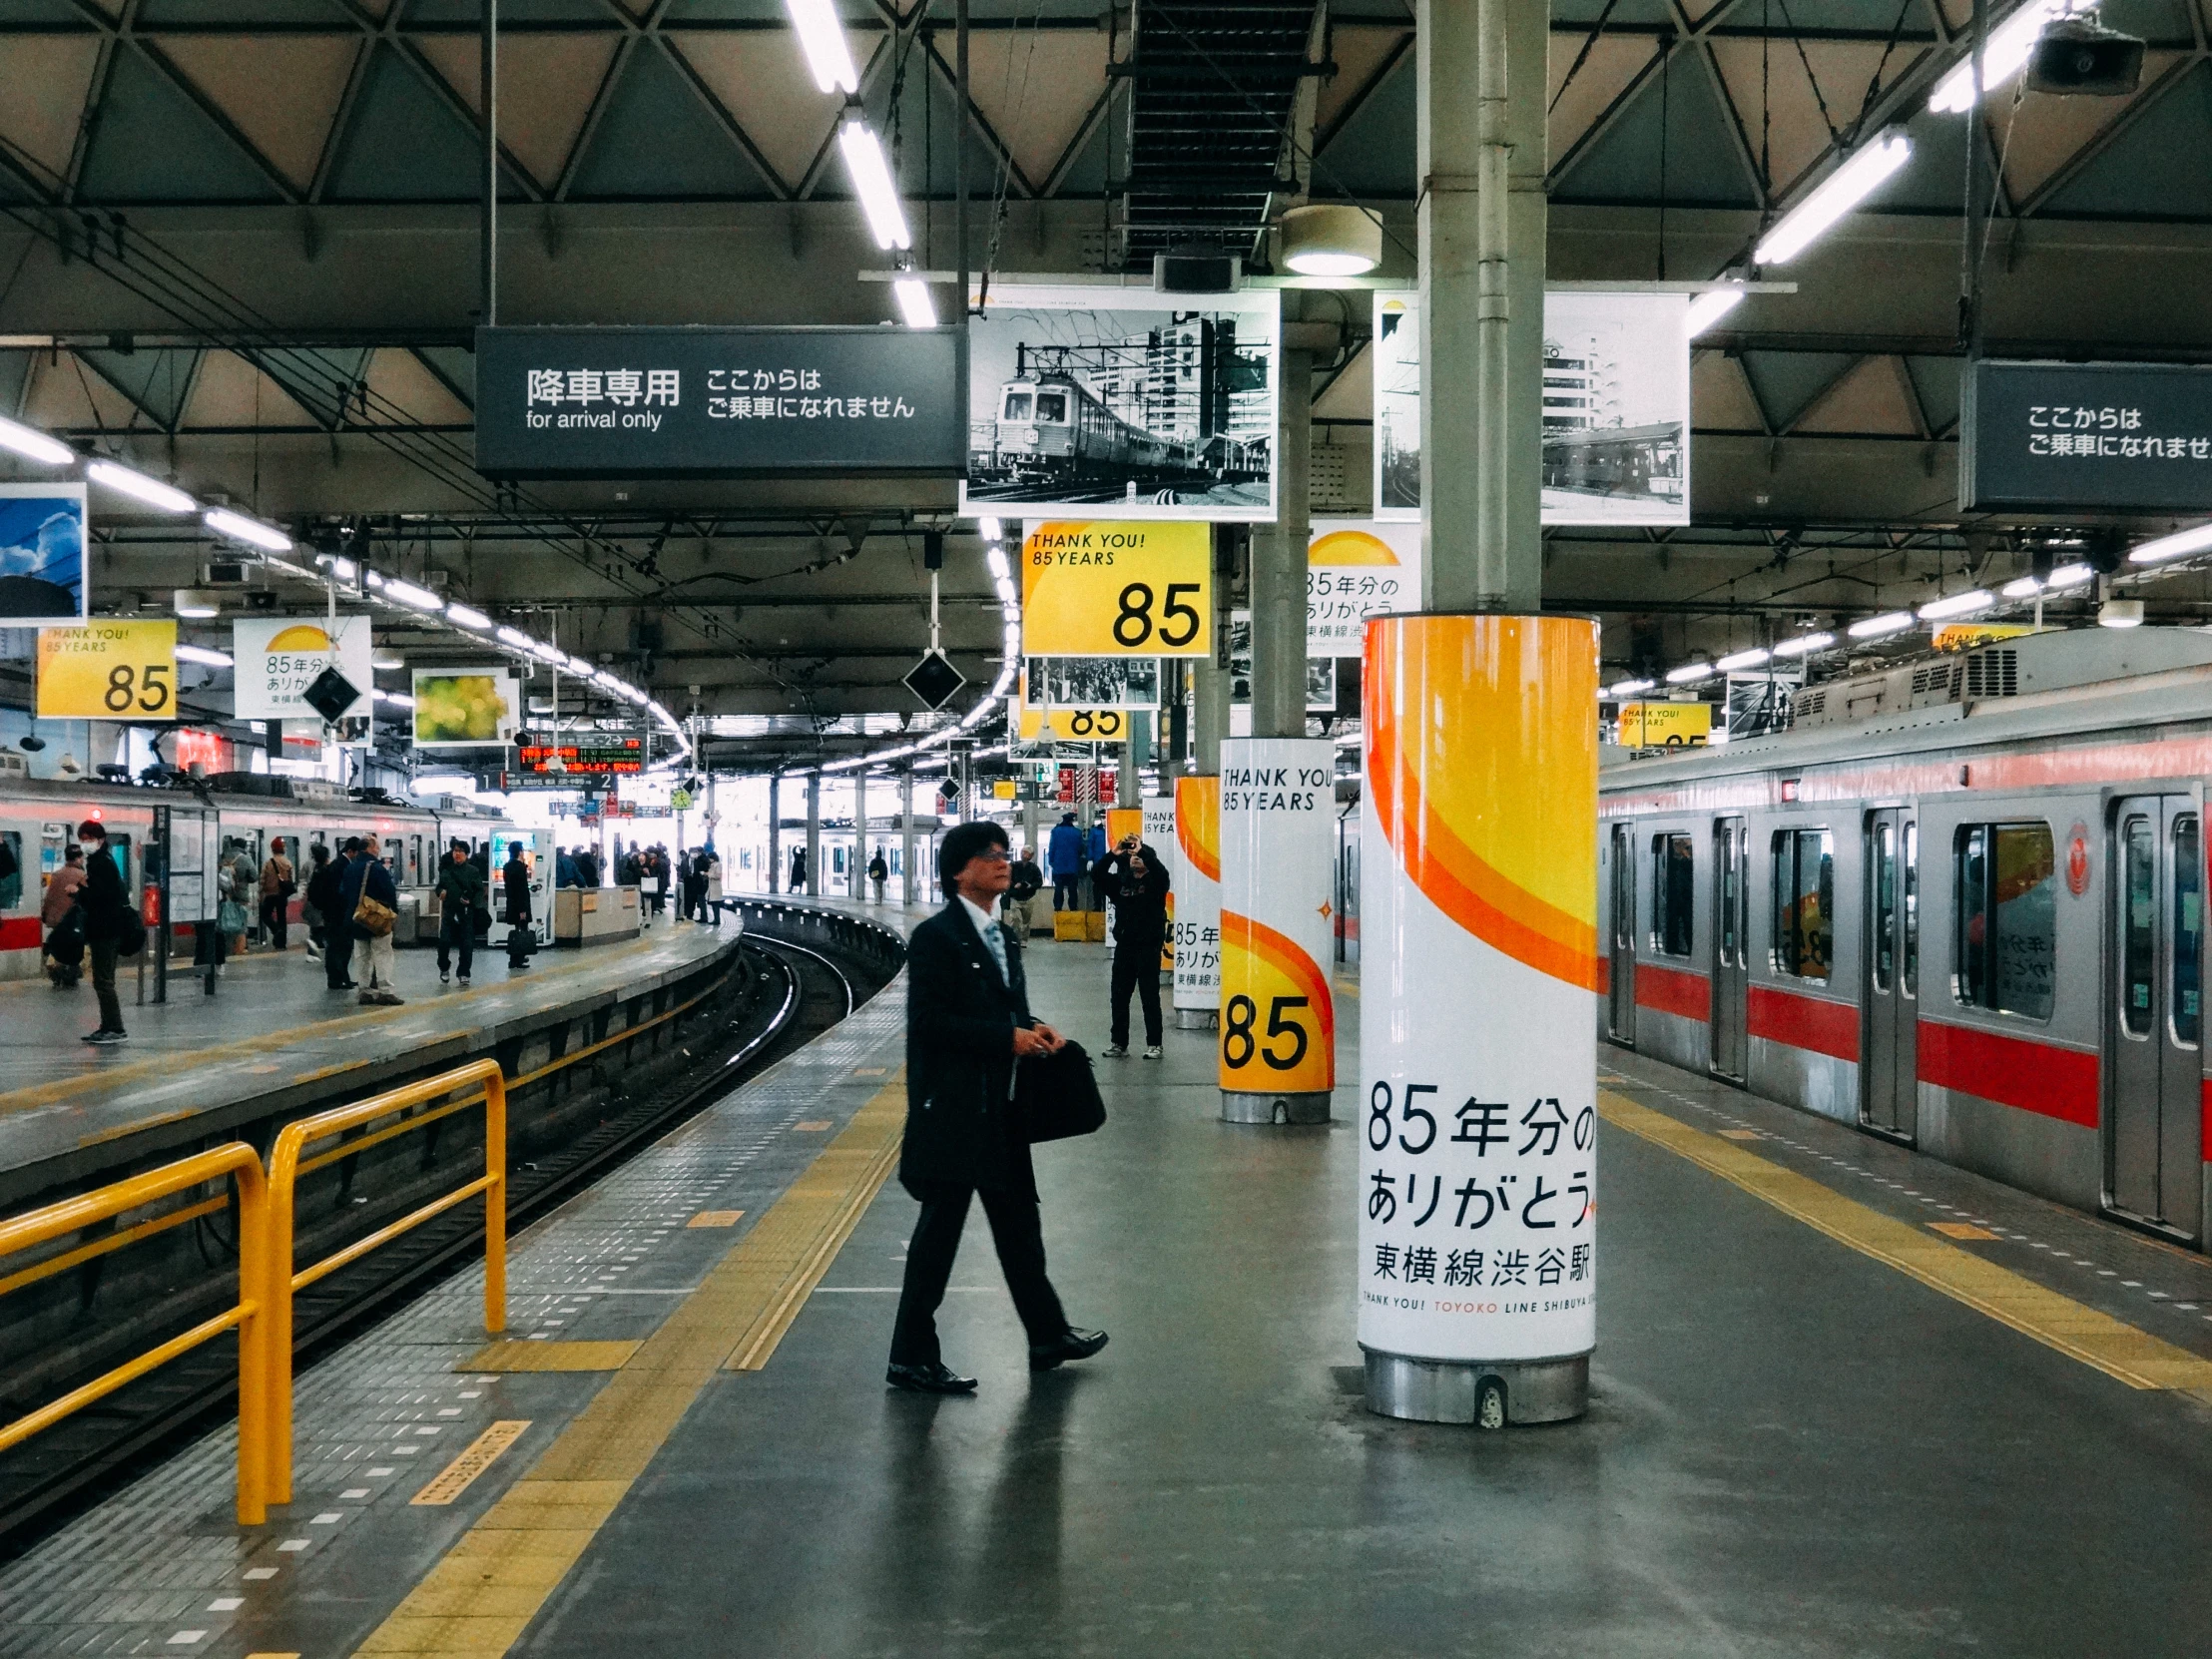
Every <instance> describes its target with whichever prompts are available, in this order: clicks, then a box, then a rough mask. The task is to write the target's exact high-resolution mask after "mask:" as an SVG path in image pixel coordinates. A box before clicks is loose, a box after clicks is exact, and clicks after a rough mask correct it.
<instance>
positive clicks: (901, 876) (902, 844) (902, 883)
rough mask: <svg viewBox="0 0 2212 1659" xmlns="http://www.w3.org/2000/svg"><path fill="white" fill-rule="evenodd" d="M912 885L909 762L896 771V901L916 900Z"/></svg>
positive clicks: (911, 786) (911, 784) (911, 805)
mask: <svg viewBox="0 0 2212 1659" xmlns="http://www.w3.org/2000/svg"><path fill="white" fill-rule="evenodd" d="M916 891H917V889H916V888H915V886H914V769H913V766H912V764H911V763H909V764H908V765H906V766H904V767H901V768H900V769H899V773H898V901H899V903H901V904H912V903H914V902H916V900H915V893H916Z"/></svg>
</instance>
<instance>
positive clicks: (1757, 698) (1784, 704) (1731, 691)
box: [1725, 670, 1805, 738]
mask: <svg viewBox="0 0 2212 1659" xmlns="http://www.w3.org/2000/svg"><path fill="white" fill-rule="evenodd" d="M1804 683H1805V676H1804V674H1803V673H1802V672H1801V671H1798V670H1792V671H1791V672H1790V673H1788V674H1731V675H1730V676H1729V677H1728V701H1727V703H1726V704H1725V707H1726V709H1727V711H1728V721H1727V726H1726V728H1725V730H1726V732H1727V734H1728V736H1729V737H1731V738H1763V737H1765V736H1767V735H1768V734H1769V733H1771V732H1787V731H1788V730H1789V729H1790V699H1791V698H1792V697H1794V696H1795V695H1796V694H1797V689H1798V687H1799V686H1801V685H1803V684H1804Z"/></svg>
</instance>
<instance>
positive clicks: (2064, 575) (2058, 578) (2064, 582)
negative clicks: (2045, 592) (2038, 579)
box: [2043, 565, 2096, 592]
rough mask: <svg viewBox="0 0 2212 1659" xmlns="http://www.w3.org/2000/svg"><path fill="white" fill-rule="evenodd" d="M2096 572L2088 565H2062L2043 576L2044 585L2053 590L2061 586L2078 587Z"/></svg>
mask: <svg viewBox="0 0 2212 1659" xmlns="http://www.w3.org/2000/svg"><path fill="white" fill-rule="evenodd" d="M2094 575H2096V572H2095V571H2094V570H2092V569H2090V568H2089V567H2088V566H2087V565H2060V566H2059V567H2058V568H2057V569H2056V570H2054V571H2052V572H2051V573H2050V574H2049V575H2048V576H2046V577H2044V578H2043V586H2044V587H2045V588H2047V589H2049V590H2051V591H2052V592H2056V591H2057V590H2058V589H2060V588H2078V587H2080V586H2081V584H2082V583H2084V582H2086V581H2088V580H2089V579H2090V578H2091V577H2092V576H2094Z"/></svg>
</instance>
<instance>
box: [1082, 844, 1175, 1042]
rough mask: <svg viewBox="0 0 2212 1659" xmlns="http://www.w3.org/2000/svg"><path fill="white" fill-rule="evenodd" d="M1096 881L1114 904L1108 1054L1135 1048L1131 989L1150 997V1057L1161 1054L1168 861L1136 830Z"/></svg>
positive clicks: (1103, 863) (1101, 866)
mask: <svg viewBox="0 0 2212 1659" xmlns="http://www.w3.org/2000/svg"><path fill="white" fill-rule="evenodd" d="M1091 884H1092V886H1093V887H1094V888H1095V889H1096V890H1097V891H1098V893H1099V894H1100V896H1101V897H1103V898H1105V899H1106V900H1108V901H1109V902H1111V903H1112V905H1113V906H1114V977H1113V990H1112V992H1111V995H1112V998H1113V1010H1114V1030H1113V1037H1114V1040H1113V1042H1112V1043H1111V1044H1110V1045H1108V1047H1107V1049H1106V1057H1107V1058H1108V1059H1113V1060H1120V1059H1125V1058H1127V1057H1128V1054H1129V993H1130V992H1131V991H1135V992H1137V994H1138V995H1139V997H1140V998H1142V1000H1143V1002H1144V1041H1145V1050H1144V1057H1145V1058H1146V1059H1148V1060H1157V1059H1159V1058H1160V951H1161V947H1162V946H1163V945H1165V944H1166V942H1167V936H1168V888H1169V886H1170V885H1171V882H1170V878H1169V876H1168V866H1167V864H1166V863H1165V861H1163V860H1162V858H1161V857H1160V855H1159V854H1158V853H1157V852H1155V851H1153V849H1152V848H1151V847H1149V846H1146V845H1145V844H1144V843H1143V842H1142V841H1140V840H1139V839H1138V838H1137V837H1136V836H1135V835H1124V836H1122V838H1121V842H1120V844H1119V845H1118V846H1116V847H1115V848H1114V849H1113V850H1112V851H1111V852H1109V853H1107V854H1106V856H1105V857H1103V858H1101V859H1100V860H1099V861H1098V865H1097V867H1096V868H1095V869H1093V870H1092V871H1091Z"/></svg>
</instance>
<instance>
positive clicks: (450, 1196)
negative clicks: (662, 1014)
mask: <svg viewBox="0 0 2212 1659" xmlns="http://www.w3.org/2000/svg"><path fill="white" fill-rule="evenodd" d="M478 1084H481V1085H482V1087H481V1088H480V1089H478V1088H476V1087H475V1086H476V1085H478ZM459 1089H469V1090H471V1091H472V1092H470V1093H468V1094H466V1095H464V1096H462V1098H461V1099H459V1100H453V1101H447V1102H445V1103H444V1104H443V1105H441V1106H439V1107H437V1108H436V1109H435V1110H433V1111H428V1112H421V1113H417V1114H416V1115H414V1116H412V1117H402V1118H400V1119H399V1120H398V1121H397V1122H394V1123H388V1124H385V1125H384V1126H383V1127H381V1128H379V1129H372V1130H370V1131H369V1133H367V1134H365V1135H360V1136H356V1137H354V1138H353V1139H351V1140H347V1141H341V1142H340V1143H339V1144H338V1145H337V1146H335V1147H332V1148H331V1149H329V1150H328V1151H326V1152H322V1153H318V1154H317V1155H315V1156H314V1157H312V1158H309V1157H305V1156H304V1153H305V1151H306V1149H307V1148H308V1147H309V1146H310V1145H312V1144H313V1143H315V1142H317V1141H325V1140H328V1139H329V1138H330V1137H331V1136H333V1135H341V1134H343V1133H344V1132H345V1131H347V1130H349V1129H359V1128H363V1127H365V1126H366V1125H368V1124H371V1123H373V1122H375V1121H376V1120H377V1119H378V1118H387V1117H390V1116H391V1115H392V1114H393V1113H395V1112H404V1111H405V1110H406V1109H407V1108H408V1107H410V1106H417V1105H421V1104H422V1103H424V1102H426V1101H432V1100H437V1099H439V1098H440V1097H441V1096H444V1095H449V1094H452V1093H453V1092H455V1091H456V1090H459ZM479 1101H480V1102H482V1103H483V1107H484V1173H483V1174H482V1175H481V1176H479V1177H477V1178H476V1179H475V1180H474V1181H471V1182H469V1183H467V1184H466V1185H465V1186H462V1187H459V1188H456V1189H455V1190H454V1191H452V1192H450V1193H447V1194H446V1195H445V1196H444V1197H442V1198H436V1199H432V1200H431V1201H430V1202H429V1203H427V1204H425V1205H422V1206H421V1207H420V1208H419V1209H416V1210H412V1211H410V1212H409V1213H408V1214H406V1215H404V1216H401V1217H400V1218H399V1219H398V1220H397V1221H395V1222H392V1223H391V1224H390V1225H388V1226H385V1227H379V1228H378V1229H377V1230H376V1231H375V1232H373V1233H371V1234H369V1235H368V1236H367V1237H366V1238H362V1239H356V1240H355V1241H354V1242H353V1243H351V1244H349V1245H347V1246H346V1247H345V1248H344V1249H343V1250H340V1251H337V1252H335V1253H334V1254H332V1255H329V1256H325V1257H324V1258H323V1259H322V1260H321V1261H319V1262H316V1263H314V1264H312V1265H311V1266H308V1267H305V1268H298V1267H295V1266H294V1265H293V1262H292V1252H293V1234H294V1228H295V1224H296V1221H297V1202H298V1184H299V1178H300V1177H301V1176H303V1175H311V1174H313V1173H314V1172H315V1171H316V1170H318V1169H322V1168H325V1167H326V1166H328V1165H330V1164H334V1163H337V1162H338V1161H339V1160H341V1159H344V1158H350V1157H353V1156H354V1155H356V1154H357V1153H361V1152H365V1151H366V1150H367V1149H368V1148H370V1147H372V1146H376V1145H378V1144H380V1143H382V1142H384V1141H388V1140H391V1139H393V1138H394V1137H396V1136H399V1135H405V1134H410V1133H412V1132H413V1131H415V1130H417V1129H425V1128H428V1127H429V1126H430V1125H431V1124H433V1123H438V1122H442V1121H443V1120H444V1119H446V1118H449V1117H451V1116H453V1114H455V1113H456V1112H462V1111H466V1110H467V1109H468V1108H469V1107H471V1106H474V1105H476V1104H477V1103H478V1102H479ZM478 1193H482V1194H483V1195H484V1330H485V1333H486V1334H487V1335H489V1336H494V1337H496V1336H498V1335H499V1333H500V1332H502V1331H504V1330H505V1329H506V1326H507V1084H506V1079H505V1077H504V1076H503V1075H502V1074H501V1072H500V1069H499V1062H498V1061H496V1060H477V1061H474V1062H472V1063H471V1064H469V1065H465V1066H459V1067H456V1068H455V1069H454V1070H452V1071H447V1072H440V1073H439V1074H438V1075H437V1076H435V1077H426V1078H424V1079H422V1081H420V1082H418V1083H408V1084H405V1085H403V1086H401V1087H399V1088H396V1089H391V1090H388V1091H386V1092H385V1093H383V1094H379V1095H371V1096H370V1097H369V1098H368V1099H366V1100H361V1101H356V1102H354V1103H353V1104H352V1105H350V1106H336V1107H332V1108H331V1109H330V1110H329V1111H327V1112H317V1113H315V1114H314V1115H313V1116H312V1117H305V1118H301V1119H299V1120H298V1121H297V1122H295V1123H287V1124H286V1125H284V1127H283V1130H282V1132H281V1133H279V1134H278V1135H277V1145H276V1148H275V1150H274V1151H272V1152H271V1153H270V1157H269V1244H268V1261H269V1267H268V1280H269V1291H270V1294H269V1317H268V1320H267V1322H266V1323H267V1325H268V1328H269V1329H268V1341H267V1361H266V1366H267V1373H268V1376H267V1383H266V1386H267V1401H268V1419H267V1420H268V1441H267V1456H266V1457H265V1458H264V1459H263V1463H262V1467H263V1468H264V1470H265V1472H266V1493H267V1498H268V1501H269V1502H271V1503H289V1502H290V1501H291V1438H292V1429H291V1380H292V1370H291V1312H292V1296H293V1293H294V1292H297V1291H302V1290H305V1289H306V1288H307V1287H308V1286H309V1285H312V1284H314V1283H315V1282H316V1281H317V1280H320V1279H326V1278H328V1277H329V1276H330V1275H331V1274H333V1273H335V1272H337V1271H338V1269H340V1268H342V1267H345V1266H347V1265H348V1264H349V1263H352V1262H356V1261H359V1260H360V1259H361V1258H362V1257H363V1256H366V1255H368V1254H369V1253H370V1252H371V1251H373V1250H376V1249H379V1248H380V1247H382V1246H384V1245H387V1244H389V1243H390V1242H391V1241H392V1240H393V1239H396V1238H398V1237H399V1235H400V1234H402V1233H405V1232H407V1231H408V1230H409V1229H411V1228H415V1227H419V1226H421V1225H422V1223H424V1222H426V1221H428V1220H430V1219H431V1217H433V1216H439V1215H443V1214H444V1213H445V1212H446V1211H448V1210H450V1209H453V1208H454V1207H455V1206H456V1205H460V1204H464V1203H466V1202H467V1201H468V1200H469V1199H471V1198H474V1197H475V1196H476V1195H477V1194H478ZM241 1397H242V1398H243V1397H244V1393H243V1389H242V1392H241ZM240 1440H241V1443H242V1444H243V1443H244V1440H245V1435H244V1433H243V1431H242V1432H241V1435H240Z"/></svg>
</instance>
